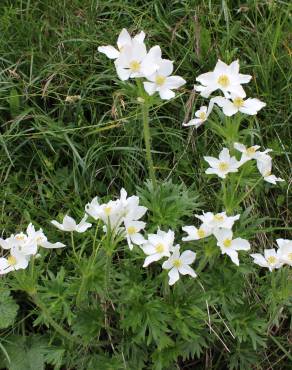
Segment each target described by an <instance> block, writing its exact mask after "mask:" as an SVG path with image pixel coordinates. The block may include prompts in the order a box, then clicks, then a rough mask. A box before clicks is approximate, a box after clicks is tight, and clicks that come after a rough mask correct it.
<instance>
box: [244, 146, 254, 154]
mask: <svg viewBox="0 0 292 370" xmlns="http://www.w3.org/2000/svg"><path fill="white" fill-rule="evenodd" d="M255 152H256V150H255V148H254V147H253V146H251V147H250V148H247V149H246V154H247V155H249V156H252V155H253V154H254V153H255Z"/></svg>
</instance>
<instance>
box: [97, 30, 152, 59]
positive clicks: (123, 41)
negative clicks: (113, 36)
mask: <svg viewBox="0 0 292 370" xmlns="http://www.w3.org/2000/svg"><path fill="white" fill-rule="evenodd" d="M144 38H145V33H144V32H143V31H141V32H140V33H139V34H138V35H136V36H135V37H134V38H132V37H131V36H130V34H129V32H128V31H127V30H126V29H125V28H123V29H122V31H121V33H120V34H119V37H118V40H117V45H118V50H117V49H116V48H115V47H113V46H111V45H107V46H99V47H98V51H99V52H100V53H103V54H105V55H106V56H107V57H108V58H110V59H117V58H118V57H119V56H120V52H121V51H122V50H123V48H124V47H125V46H126V45H131V44H132V41H133V40H136V41H137V42H140V43H143V41H144Z"/></svg>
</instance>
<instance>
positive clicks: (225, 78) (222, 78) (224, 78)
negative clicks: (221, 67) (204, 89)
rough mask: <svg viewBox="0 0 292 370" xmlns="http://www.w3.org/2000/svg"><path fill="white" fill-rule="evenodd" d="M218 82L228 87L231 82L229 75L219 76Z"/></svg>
mask: <svg viewBox="0 0 292 370" xmlns="http://www.w3.org/2000/svg"><path fill="white" fill-rule="evenodd" d="M217 82H218V84H219V85H221V86H222V87H227V86H228V85H229V84H230V80H229V77H228V76H226V75H221V76H219V78H218V81H217Z"/></svg>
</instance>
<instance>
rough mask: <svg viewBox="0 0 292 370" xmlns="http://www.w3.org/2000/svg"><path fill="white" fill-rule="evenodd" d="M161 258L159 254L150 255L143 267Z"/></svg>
mask: <svg viewBox="0 0 292 370" xmlns="http://www.w3.org/2000/svg"><path fill="white" fill-rule="evenodd" d="M161 258H162V256H161V254H158V253H156V254H151V256H148V257H146V258H145V261H144V264H143V267H147V266H148V265H150V263H152V262H155V261H158V260H160V259H161Z"/></svg>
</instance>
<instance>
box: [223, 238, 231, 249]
mask: <svg viewBox="0 0 292 370" xmlns="http://www.w3.org/2000/svg"><path fill="white" fill-rule="evenodd" d="M231 242H232V240H231V239H225V240H224V242H223V245H224V247H225V248H229V247H230V246H231Z"/></svg>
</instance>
